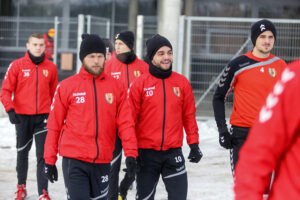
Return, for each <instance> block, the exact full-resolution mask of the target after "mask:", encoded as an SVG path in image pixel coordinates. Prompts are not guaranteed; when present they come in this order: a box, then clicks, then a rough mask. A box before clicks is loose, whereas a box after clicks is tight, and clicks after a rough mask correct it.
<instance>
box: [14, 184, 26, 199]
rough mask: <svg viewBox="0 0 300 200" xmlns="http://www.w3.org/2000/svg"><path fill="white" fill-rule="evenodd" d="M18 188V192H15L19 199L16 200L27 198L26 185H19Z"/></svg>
mask: <svg viewBox="0 0 300 200" xmlns="http://www.w3.org/2000/svg"><path fill="white" fill-rule="evenodd" d="M17 188H18V190H17V191H16V192H15V194H17V197H16V198H15V200H24V199H25V197H26V196H27V191H26V187H25V185H24V184H22V185H17Z"/></svg>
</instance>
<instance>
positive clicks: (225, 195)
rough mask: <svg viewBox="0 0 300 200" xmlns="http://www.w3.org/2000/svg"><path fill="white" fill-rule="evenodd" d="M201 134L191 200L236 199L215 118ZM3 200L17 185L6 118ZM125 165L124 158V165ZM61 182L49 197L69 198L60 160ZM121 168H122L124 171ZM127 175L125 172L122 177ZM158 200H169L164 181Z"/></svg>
mask: <svg viewBox="0 0 300 200" xmlns="http://www.w3.org/2000/svg"><path fill="white" fill-rule="evenodd" d="M198 126H199V133H200V148H201V150H202V152H203V154H204V157H203V158H202V160H201V161H200V162H199V163H198V164H194V163H190V162H188V159H186V168H187V173H188V198H187V199H188V200H220V199H222V200H231V199H233V191H232V187H233V178H232V175H231V169H230V163H229V151H227V150H225V149H223V148H221V147H220V146H219V143H218V133H217V128H216V125H215V122H214V120H213V119H208V120H205V121H198ZM0 130H1V132H0V200H7V199H14V197H15V194H14V193H15V192H16V187H17V186H16V185H17V174H16V170H15V168H16V148H15V144H16V139H15V127H14V126H13V125H11V124H10V122H9V120H8V118H7V117H2V118H0ZM183 152H184V156H185V158H187V156H188V153H189V147H188V145H186V141H184V146H183ZM122 165H123V166H124V156H123V163H122ZM56 166H57V168H58V171H59V172H58V173H59V175H58V181H57V182H55V183H50V182H49V194H50V196H51V198H52V200H63V199H66V195H65V187H64V182H63V176H62V170H61V159H59V160H58V162H57V165H56ZM123 166H122V168H123ZM123 176H124V174H123V172H121V174H120V178H122V177H123ZM26 187H27V192H28V197H27V198H26V200H37V199H38V194H37V185H36V157H35V146H34V144H33V145H32V149H31V151H30V155H29V171H28V178H27V186H26ZM134 188H135V185H134V187H133V189H132V190H130V191H129V194H128V196H127V199H128V200H134V199H135V189H134ZM155 199H156V200H167V193H166V191H165V187H164V185H163V183H162V181H161V180H160V181H159V184H158V186H157V189H156V196H155Z"/></svg>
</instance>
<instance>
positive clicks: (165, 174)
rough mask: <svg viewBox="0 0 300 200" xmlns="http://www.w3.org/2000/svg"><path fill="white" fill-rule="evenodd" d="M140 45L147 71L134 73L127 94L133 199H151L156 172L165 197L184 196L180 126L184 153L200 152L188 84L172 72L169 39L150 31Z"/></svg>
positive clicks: (195, 155)
mask: <svg viewBox="0 0 300 200" xmlns="http://www.w3.org/2000/svg"><path fill="white" fill-rule="evenodd" d="M146 45H147V59H148V61H149V72H150V73H145V74H143V75H142V76H141V77H140V78H138V79H136V80H135V81H134V82H133V83H132V85H131V87H130V94H129V97H130V101H131V106H132V110H133V114H134V119H135V121H136V134H137V140H138V148H139V157H138V167H139V170H138V172H137V200H140V199H149V200H153V199H154V195H155V189H156V185H157V183H158V180H159V177H160V175H162V180H163V181H164V183H165V186H166V190H167V192H168V199H172V200H185V199H186V198H187V173H186V169H185V160H184V157H183V154H182V150H181V147H182V142H183V128H184V129H185V132H186V139H187V143H188V144H189V146H190V149H191V151H190V154H189V156H188V159H190V162H195V163H197V162H199V161H200V159H201V157H202V153H201V151H200V148H199V145H198V144H199V135H198V126H197V122H196V116H195V112H196V108H195V100H194V96H193V91H192V87H191V85H190V83H189V81H188V80H187V79H186V78H185V77H184V76H182V75H180V74H178V73H176V72H172V62H173V51H172V45H171V43H170V42H169V41H168V40H167V39H166V38H165V37H162V36H160V35H158V34H157V35H154V36H153V37H152V38H151V39H149V40H148V41H147V43H146Z"/></svg>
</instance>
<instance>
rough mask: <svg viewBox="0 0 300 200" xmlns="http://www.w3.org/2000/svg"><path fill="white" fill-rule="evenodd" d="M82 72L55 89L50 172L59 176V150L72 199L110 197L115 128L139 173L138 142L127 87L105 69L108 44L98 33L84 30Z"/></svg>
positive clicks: (48, 146)
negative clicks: (109, 186)
mask: <svg viewBox="0 0 300 200" xmlns="http://www.w3.org/2000/svg"><path fill="white" fill-rule="evenodd" d="M82 39H83V40H82V43H81V45H80V52H79V53H80V60H81V61H82V68H81V69H80V72H79V73H78V74H76V75H74V76H71V77H70V78H68V79H65V80H64V81H62V82H61V83H60V84H59V85H58V86H57V89H56V92H55V96H54V99H53V103H52V105H51V112H50V116H49V120H48V124H47V128H48V130H49V133H48V135H47V138H46V144H45V153H44V158H45V163H46V165H45V173H46V175H47V177H48V179H49V180H50V181H51V182H53V181H55V180H57V170H56V166H55V162H56V160H57V156H56V154H57V153H59V154H60V155H61V156H62V157H63V160H62V168H63V175H64V181H65V187H66V190H67V197H68V199H70V200H77V199H78V200H82V199H106V198H107V193H108V183H109V177H108V175H109V172H110V161H111V160H112V156H113V154H112V153H113V150H114V144H115V138H116V129H117V128H118V130H119V132H118V134H119V136H120V138H121V140H122V141H123V147H124V151H125V156H126V157H127V158H126V166H127V168H128V171H129V173H131V174H135V169H136V161H135V158H136V156H137V142H136V136H135V130H134V121H133V118H132V117H131V114H130V113H131V110H130V108H129V104H128V100H127V98H126V96H127V91H126V90H125V88H124V87H123V86H122V85H121V84H120V83H119V82H118V81H117V80H115V79H114V78H112V77H110V76H108V75H106V74H105V73H103V68H104V62H105V45H104V43H103V41H102V39H100V37H99V36H97V35H88V34H84V35H82Z"/></svg>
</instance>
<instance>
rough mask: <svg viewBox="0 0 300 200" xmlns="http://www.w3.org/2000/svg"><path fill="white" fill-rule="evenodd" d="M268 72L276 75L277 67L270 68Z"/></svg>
mask: <svg viewBox="0 0 300 200" xmlns="http://www.w3.org/2000/svg"><path fill="white" fill-rule="evenodd" d="M268 72H269V74H270V76H272V77H275V76H276V69H275V68H268Z"/></svg>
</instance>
